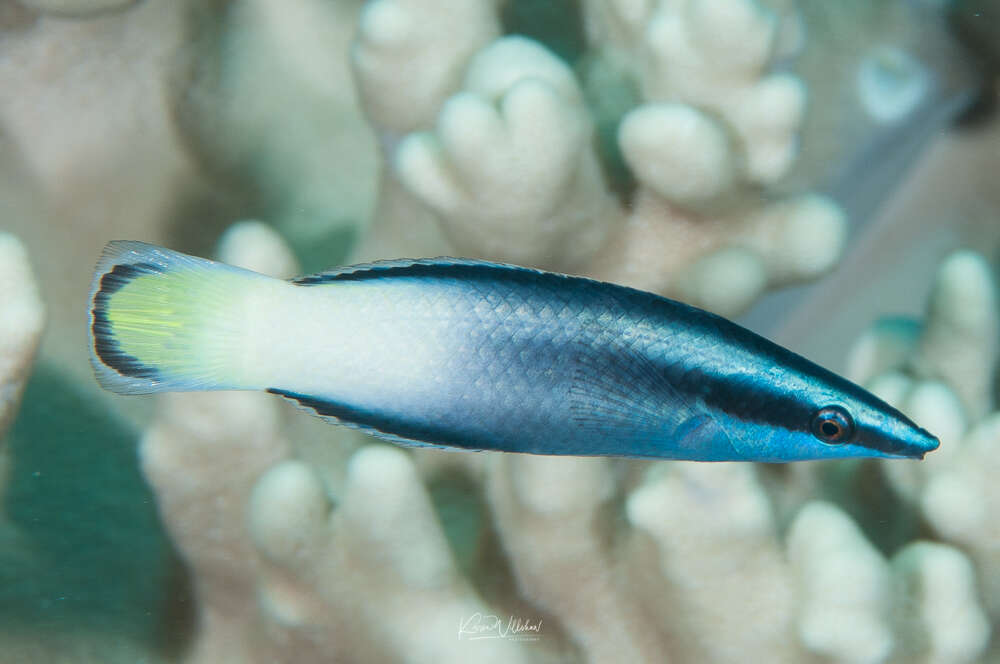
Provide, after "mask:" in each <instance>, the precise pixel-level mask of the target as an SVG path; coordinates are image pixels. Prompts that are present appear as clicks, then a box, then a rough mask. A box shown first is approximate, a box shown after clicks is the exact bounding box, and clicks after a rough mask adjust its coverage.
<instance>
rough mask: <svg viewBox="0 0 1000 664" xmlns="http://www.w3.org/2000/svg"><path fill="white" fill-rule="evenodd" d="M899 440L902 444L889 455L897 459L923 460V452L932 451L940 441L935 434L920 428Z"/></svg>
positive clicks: (938, 445)
mask: <svg viewBox="0 0 1000 664" xmlns="http://www.w3.org/2000/svg"><path fill="white" fill-rule="evenodd" d="M901 442H902V445H900V446H899V448H897V449H896V450H893V451H892V452H890V453H889V456H891V457H894V458H897V459H919V460H923V458H924V455H925V454H927V453H928V452H933V451H934V450H936V449H937V448H939V447H940V446H941V441H940V440H939V439H938V437H937V436H935V435H933V434H932V433H930V432H929V431H927V430H926V429H921V428H917V429H916V430H914V431H913V432H912V434H911V435H909V436H907V437H906V438H905V439H904V440H903V441H901Z"/></svg>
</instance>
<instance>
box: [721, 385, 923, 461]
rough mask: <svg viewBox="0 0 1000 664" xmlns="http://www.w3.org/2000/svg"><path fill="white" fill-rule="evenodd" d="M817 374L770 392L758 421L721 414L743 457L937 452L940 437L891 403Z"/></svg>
mask: <svg viewBox="0 0 1000 664" xmlns="http://www.w3.org/2000/svg"><path fill="white" fill-rule="evenodd" d="M818 373H819V374H820V375H815V374H814V375H811V376H808V377H807V378H806V379H802V378H798V379H796V380H791V381H789V383H790V384H788V385H785V388H786V389H785V390H780V391H767V392H766V393H765V395H764V396H762V397H761V400H760V402H759V403H757V404H755V405H756V410H757V412H756V417H753V418H748V417H747V416H746V413H745V412H742V413H738V414H737V413H733V412H726V413H724V414H722V417H721V421H720V422H719V424H720V425H721V427H722V428H723V429H724V430H725V433H726V436H727V437H728V439H729V443H730V444H731V445H732V447H733V448H734V450H735V451H736V454H737V455H738V456H740V457H742V458H747V459H754V460H757V461H765V462H785V461H803V460H810V459H838V458H849V457H882V458H895V459H899V458H903V459H922V458H923V457H924V455H925V454H926V453H927V452H931V451H933V450H935V449H937V447H938V445H939V441H938V439H937V438H936V437H934V436H933V435H931V434H930V433H929V432H928V431H926V430H925V429H923V428H921V427H919V426H918V425H917V424H915V423H914V422H912V421H911V420H910V419H909V418H907V417H906V416H905V415H903V414H902V413H901V412H899V411H898V410H896V409H895V408H893V407H892V406H890V405H889V404H887V403H885V402H884V401H882V400H881V399H879V398H878V397H876V396H874V395H873V394H871V393H869V392H867V391H866V390H864V389H862V388H860V387H858V386H856V385H854V384H853V383H850V382H849V381H846V380H844V379H842V378H840V377H838V376H835V375H833V374H830V373H828V372H825V371H822V372H818ZM737 410H741V409H737ZM726 420H728V422H726Z"/></svg>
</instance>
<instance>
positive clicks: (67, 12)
mask: <svg viewBox="0 0 1000 664" xmlns="http://www.w3.org/2000/svg"><path fill="white" fill-rule="evenodd" d="M17 1H18V2H19V3H20V4H22V5H24V6H25V7H28V8H29V9H34V10H35V11H38V12H44V13H46V14H54V15H56V16H72V17H86V16H92V15H94V14H101V13H103V12H107V11H114V10H122V9H127V8H128V7H129V6H130V5H132V4H134V3H135V0H17Z"/></svg>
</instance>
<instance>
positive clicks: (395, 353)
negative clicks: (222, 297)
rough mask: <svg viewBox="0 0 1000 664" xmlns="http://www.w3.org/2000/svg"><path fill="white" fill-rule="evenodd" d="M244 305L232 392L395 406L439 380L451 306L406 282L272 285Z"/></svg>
mask: <svg viewBox="0 0 1000 664" xmlns="http://www.w3.org/2000/svg"><path fill="white" fill-rule="evenodd" d="M245 297H246V303H245V305H244V306H245V309H246V315H247V319H246V320H247V324H246V325H245V326H244V328H243V329H244V330H245V332H244V337H243V339H242V340H241V341H240V344H239V346H240V347H239V349H238V350H237V352H236V353H235V354H234V360H236V359H237V358H240V359H241V363H240V366H239V367H238V368H237V367H236V366H234V369H236V370H238V371H239V376H240V378H239V382H240V383H241V387H244V388H246V389H268V388H272V389H281V390H287V391H291V392H297V393H300V394H307V395H313V396H317V397H323V398H325V399H328V400H331V401H336V402H341V403H344V402H350V403H355V404H373V405H374V404H385V403H390V404H396V405H398V406H402V405H403V404H404V403H406V402H408V401H410V400H412V399H414V398H415V397H417V395H426V394H428V393H429V392H430V391H432V390H435V389H441V385H442V384H444V383H446V382H447V381H448V377H447V376H442V375H441V371H442V369H443V368H445V367H447V366H449V362H448V359H449V357H450V353H449V349H448V348H446V347H445V345H444V343H443V342H444V336H445V333H446V332H447V330H448V327H449V321H450V319H451V318H452V316H451V311H450V308H449V307H448V306H447V303H446V302H445V301H444V300H438V302H439V305H438V306H434V304H433V301H428V299H427V297H426V293H423V294H421V293H419V292H418V288H417V286H416V285H415V284H407V283H401V282H390V283H384V282H379V281H376V280H368V281H344V282H332V283H330V284H321V285H316V286H297V285H294V284H290V283H286V282H277V281H275V282H273V283H270V284H268V285H267V287H266V288H260V287H259V286H258V287H256V288H255V289H254V291H253V292H252V293H248V294H247V295H246V296H245ZM234 350H236V349H234Z"/></svg>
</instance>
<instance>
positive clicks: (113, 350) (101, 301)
mask: <svg viewBox="0 0 1000 664" xmlns="http://www.w3.org/2000/svg"><path fill="white" fill-rule="evenodd" d="M162 272H163V268H161V267H159V266H158V265H153V264H152V263H132V264H127V263H121V264H119V265H115V267H114V269H113V270H111V271H110V272H107V273H105V274H104V276H102V277H101V285H100V288H98V289H97V293H95V294H94V301H93V305H92V308H91V311H92V313H93V322H92V323H91V326H90V331H91V333H92V334H93V339H94V351H95V352H96V353H97V357H99V358H100V360H101V362H103V363H104V364H105V365H107V366H108V367H109V368H111V369H114V370H115V371H117V372H118V373H120V374H121V375H123V376H131V377H133V378H141V379H144V380H156V379H157V378H159V376H160V372H159V371H158V370H157V369H155V368H154V367H150V366H147V365H145V364H143V363H142V362H140V361H139V359H138V358H136V357H133V356H131V355H129V354H128V353H125V352H124V351H122V349H121V347H120V346H119V344H118V340H117V339H115V336H114V334H113V333H112V331H111V321H110V320H108V314H107V307H108V300H109V299H110V297H111V296H112V295H113V294H115V293H116V292H118V291H119V290H121V289H122V288H123V287H124V286H125V284H127V283H128V282H130V281H132V280H133V279H135V278H136V277H139V276H142V275H144V274H157V273H162Z"/></svg>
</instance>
